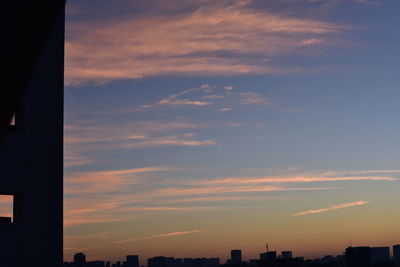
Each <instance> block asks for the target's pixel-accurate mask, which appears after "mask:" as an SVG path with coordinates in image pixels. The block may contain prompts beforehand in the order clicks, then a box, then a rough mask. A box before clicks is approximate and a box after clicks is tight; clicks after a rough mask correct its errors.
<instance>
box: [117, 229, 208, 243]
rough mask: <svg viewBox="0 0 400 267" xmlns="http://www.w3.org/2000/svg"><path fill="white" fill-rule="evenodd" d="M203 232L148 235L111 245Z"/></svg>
mask: <svg viewBox="0 0 400 267" xmlns="http://www.w3.org/2000/svg"><path fill="white" fill-rule="evenodd" d="M203 232H204V231H203V230H197V229H196V230H190V231H181V232H172V233H166V234H160V235H150V236H142V237H136V238H131V239H126V240H120V241H116V242H114V243H113V244H124V243H128V242H136V241H141V240H149V239H158V238H166V237H173V236H180V235H189V234H195V233H203Z"/></svg>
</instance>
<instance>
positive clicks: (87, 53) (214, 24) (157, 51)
mask: <svg viewBox="0 0 400 267" xmlns="http://www.w3.org/2000/svg"><path fill="white" fill-rule="evenodd" d="M191 3H192V6H190V7H189V8H187V9H186V10H187V11H186V12H185V11H184V9H181V8H180V7H176V10H177V12H168V15H162V12H161V13H157V12H148V13H143V14H142V15H141V16H137V15H133V16H121V17H117V18H115V17H114V18H107V17H104V18H103V16H102V20H95V19H92V20H91V21H84V23H83V22H82V21H79V22H74V21H71V22H70V23H68V25H67V41H66V83H67V85H80V84H84V83H87V82H94V83H104V82H108V81H112V80H118V79H136V78H143V77H147V76H154V75H191V76H193V75H197V76H198V75H243V74H284V73H297V72H304V71H307V72H309V71H310V69H308V68H305V67H303V66H298V67H293V66H284V65H281V64H279V63H276V62H277V61H278V60H277V59H279V58H280V57H284V56H288V55H307V54H310V53H311V54H315V52H316V51H323V50H324V49H326V48H329V47H334V46H340V45H343V43H344V42H342V41H340V38H338V34H340V33H342V32H343V31H344V30H346V29H347V28H348V27H346V26H343V25H338V24H334V23H329V22H326V21H323V20H315V19H314V20H313V19H307V18H300V17H295V16H293V15H290V16H289V15H288V14H285V13H284V12H282V14H279V13H277V11H275V12H271V11H267V10H264V9H253V8H250V7H249V5H248V4H249V3H251V1H232V2H224V1H201V2H193V1H192V2H191ZM186 5H188V4H187V3H186ZM160 6H161V7H164V6H165V3H164V2H161V3H160ZM171 6H172V7H173V6H174V5H171ZM168 8H169V9H168V10H169V11H171V10H170V8H171V7H168ZM178 10H179V12H178ZM160 40H162V41H160ZM227 54H228V55H229V57H227V56H226V55H227ZM272 59H274V60H272ZM167 102H169V104H171V103H175V104H180V105H181V104H185V103H184V102H179V101H178V102H176V101H175V102H174V101H170V100H169V101H167ZM186 104H189V103H186ZM192 104H194V103H192ZM198 104H200V103H198Z"/></svg>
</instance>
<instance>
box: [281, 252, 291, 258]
mask: <svg viewBox="0 0 400 267" xmlns="http://www.w3.org/2000/svg"><path fill="white" fill-rule="evenodd" d="M281 256H282V259H283V260H287V259H291V258H293V253H292V252H291V251H282V253H281Z"/></svg>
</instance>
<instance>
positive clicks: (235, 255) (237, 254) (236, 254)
mask: <svg viewBox="0 0 400 267" xmlns="http://www.w3.org/2000/svg"><path fill="white" fill-rule="evenodd" d="M241 262H242V251H241V250H240V249H233V250H231V261H230V263H231V264H240V263H241Z"/></svg>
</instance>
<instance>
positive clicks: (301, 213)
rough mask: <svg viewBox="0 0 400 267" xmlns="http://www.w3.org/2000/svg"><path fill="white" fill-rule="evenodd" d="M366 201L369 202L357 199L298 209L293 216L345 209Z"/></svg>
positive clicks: (364, 203) (363, 203)
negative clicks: (320, 207) (319, 207)
mask: <svg viewBox="0 0 400 267" xmlns="http://www.w3.org/2000/svg"><path fill="white" fill-rule="evenodd" d="M368 203H370V202H369V201H363V200H359V201H354V202H349V203H342V204H337V205H332V206H329V207H327V208H322V209H311V210H306V211H300V212H297V213H294V214H293V216H303V215H309V214H317V213H322V212H327V211H333V210H338V209H345V208H350V207H355V206H361V205H366V204H368Z"/></svg>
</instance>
